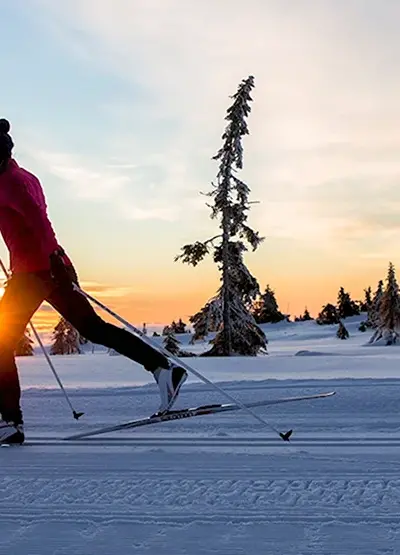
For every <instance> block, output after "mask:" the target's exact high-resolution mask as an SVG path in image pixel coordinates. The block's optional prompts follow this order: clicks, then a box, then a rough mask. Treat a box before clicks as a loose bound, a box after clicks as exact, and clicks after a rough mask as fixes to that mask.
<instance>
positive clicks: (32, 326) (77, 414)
mask: <svg viewBox="0 0 400 555" xmlns="http://www.w3.org/2000/svg"><path fill="white" fill-rule="evenodd" d="M0 266H1V269H2V270H3V272H4V275H5V276H6V278H7V279H8V277H9V275H8V272H7V269H6V267H5V266H4V264H3V261H2V260H1V258H0ZM29 324H30V326H31V328H32V331H33V334H34V336H35V338H36V341H37V342H38V343H39V345H40V347H41V349H42V351H43V354H44V356H45V357H46V360H47V362H48V364H49V366H50V369H51V371H52V372H53V374H54V377H55V379H56V380H57V382H58V385H59V386H60V388H61V391H62V392H63V394H64V396H65V399H66V401H67V403H68V406H69V408H70V409H71V411H72V414H73V416H74V418H75V420H78V419H79V418H80V417H81V416H83V415H84V413H83V412H77V411H76V410H75V409H74V407H73V406H72V403H71V401H70V398H69V397H68V393H67V392H66V391H65V388H64V386H63V384H62V381H61V380H60V377H59V376H58V374H57V371H56V369H55V368H54V365H53V363H52V362H51V359H50V356H49V354H48V353H47V351H46V349H45V346H44V345H43V343H42V340H41V339H40V336H39V334H38V332H37V331H36V328H35V326H34V325H33V323H32V322H29Z"/></svg>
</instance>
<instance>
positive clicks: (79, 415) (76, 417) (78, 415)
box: [73, 410, 85, 420]
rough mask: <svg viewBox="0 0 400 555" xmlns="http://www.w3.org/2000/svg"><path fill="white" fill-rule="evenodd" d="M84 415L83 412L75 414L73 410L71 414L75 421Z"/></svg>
mask: <svg viewBox="0 0 400 555" xmlns="http://www.w3.org/2000/svg"><path fill="white" fill-rule="evenodd" d="M84 414H85V413H84V412H76V411H75V410H74V412H73V415H74V418H75V420H79V419H80V417H81V416H83V415H84Z"/></svg>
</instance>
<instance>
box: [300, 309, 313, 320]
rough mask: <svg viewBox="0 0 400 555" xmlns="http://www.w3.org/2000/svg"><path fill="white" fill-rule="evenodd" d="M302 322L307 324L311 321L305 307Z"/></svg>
mask: <svg viewBox="0 0 400 555" xmlns="http://www.w3.org/2000/svg"><path fill="white" fill-rule="evenodd" d="M301 319H302V321H303V322H308V321H309V320H313V318H312V316H311V314H310V313H309V312H308V308H307V307H305V309H304V313H303V316H302V317H301Z"/></svg>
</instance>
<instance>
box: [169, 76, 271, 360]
mask: <svg viewBox="0 0 400 555" xmlns="http://www.w3.org/2000/svg"><path fill="white" fill-rule="evenodd" d="M253 87H254V77H252V76H250V77H249V78H248V79H246V80H244V81H242V83H241V84H240V85H239V88H238V90H237V92H236V94H235V95H234V96H233V99H234V101H233V104H232V105H231V107H230V108H229V109H228V112H227V116H226V120H227V121H228V125H227V127H226V129H225V132H224V133H223V135H222V139H223V145H222V147H221V148H220V149H219V151H218V152H217V154H216V155H215V156H214V160H219V161H220V164H219V171H218V175H217V184H216V185H213V190H212V191H211V193H208V196H210V197H213V198H214V204H213V206H212V207H211V208H212V214H211V217H212V218H213V219H216V218H219V219H220V226H219V227H220V229H221V233H220V234H219V235H216V236H215V237H212V238H210V239H207V240H206V241H204V242H199V241H197V242H196V243H193V244H191V245H185V246H184V247H183V248H182V251H183V252H182V254H181V255H179V256H177V257H176V258H175V260H179V259H181V260H182V261H183V262H184V263H187V264H191V265H193V266H196V265H197V264H198V263H199V262H200V261H201V260H203V259H204V257H205V256H206V255H207V254H209V253H212V254H213V259H214V262H215V263H216V264H217V265H218V268H219V270H220V272H221V288H220V290H219V291H218V297H219V298H220V302H221V306H222V321H223V325H222V327H221V329H220V331H219V332H218V334H217V336H216V338H215V340H214V344H213V347H212V349H211V350H210V351H209V353H208V354H209V355H210V356H212V355H215V356H220V355H224V356H231V355H232V354H241V355H255V354H257V353H258V352H259V351H260V349H263V348H265V346H266V343H267V341H266V337H265V336H264V333H263V331H262V330H261V329H260V328H259V327H258V326H257V324H256V322H255V320H254V318H253V315H252V314H251V306H252V303H253V302H254V300H255V298H256V297H257V295H258V294H259V285H258V283H257V280H256V279H255V278H254V277H253V276H252V275H251V274H250V272H249V270H248V268H247V267H246V266H245V263H244V260H243V253H244V252H245V251H246V250H247V247H246V244H245V242H246V243H248V244H249V245H250V246H251V248H252V249H253V251H254V250H256V249H257V248H258V246H259V245H260V243H261V241H262V238H261V237H260V236H259V234H258V233H257V232H255V231H254V230H253V229H251V228H250V227H249V226H248V224H247V217H248V215H247V212H248V211H249V208H250V202H249V200H248V197H249V193H250V189H249V187H248V186H247V185H246V183H244V182H243V181H241V180H240V179H239V178H238V177H237V176H236V175H235V173H236V172H237V171H238V170H241V169H242V168H243V147H242V137H243V136H244V135H248V133H249V131H248V127H247V123H246V117H247V116H248V115H249V113H250V110H251V108H250V105H249V103H250V102H251V100H252V98H251V96H250V92H251V89H252V88H253ZM217 241H218V242H217ZM216 242H217V244H216ZM199 320H200V322H201V324H202V326H204V325H205V324H206V322H207V320H206V319H204V314H203V315H202V316H201V317H200V319H199ZM207 331H208V330H207V329H205V330H204V332H203V335H204V333H206V332H207Z"/></svg>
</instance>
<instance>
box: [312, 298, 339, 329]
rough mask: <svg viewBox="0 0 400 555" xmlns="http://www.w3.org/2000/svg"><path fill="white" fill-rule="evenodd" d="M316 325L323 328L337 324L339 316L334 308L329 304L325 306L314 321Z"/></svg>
mask: <svg viewBox="0 0 400 555" xmlns="http://www.w3.org/2000/svg"><path fill="white" fill-rule="evenodd" d="M316 322H317V324H319V325H321V326H324V325H330V324H338V323H339V315H338V313H337V309H336V306H334V305H333V304H331V303H328V304H326V305H325V306H324V307H323V308H322V310H321V312H320V313H319V314H318V317H317V319H316Z"/></svg>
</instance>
